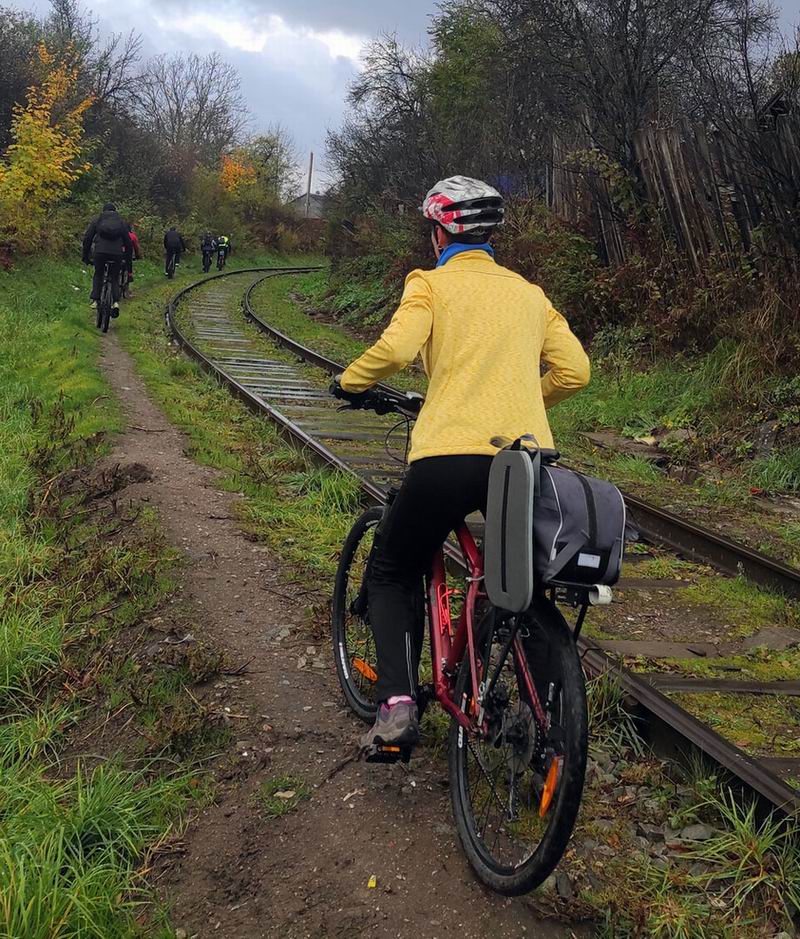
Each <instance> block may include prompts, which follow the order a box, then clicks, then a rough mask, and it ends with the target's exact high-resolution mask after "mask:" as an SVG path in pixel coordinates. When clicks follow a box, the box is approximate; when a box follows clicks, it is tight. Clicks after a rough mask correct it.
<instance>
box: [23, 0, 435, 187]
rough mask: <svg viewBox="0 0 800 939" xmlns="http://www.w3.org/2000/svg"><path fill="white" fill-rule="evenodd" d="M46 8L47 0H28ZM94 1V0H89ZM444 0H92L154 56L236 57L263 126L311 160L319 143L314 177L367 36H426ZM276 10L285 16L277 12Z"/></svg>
mask: <svg viewBox="0 0 800 939" xmlns="http://www.w3.org/2000/svg"><path fill="white" fill-rule="evenodd" d="M23 3H24V6H25V7H26V8H28V9H34V10H36V11H37V12H46V10H47V9H48V7H49V4H48V2H47V0H23ZM86 6H87V8H89V4H88V3H86ZM435 9H436V0H403V2H402V3H399V2H395V0H340V2H331V0H128V2H126V3H123V4H120V3H118V2H117V0H93V2H92V4H91V12H92V14H93V15H94V16H95V17H96V18H97V19H98V22H99V27H100V30H101V32H102V33H106V34H107V33H111V32H120V31H122V32H126V31H128V30H130V29H134V30H136V31H137V32H139V33H141V34H142V35H143V37H144V51H145V54H146V56H151V55H155V54H158V53H160V52H167V53H174V52H197V53H198V54H201V55H204V54H206V53H208V52H212V51H217V52H219V53H220V54H221V55H222V56H223V57H224V58H225V59H226V61H228V62H230V63H231V64H232V65H235V66H236V68H237V69H238V70H239V73H240V75H241V78H242V90H243V92H244V94H245V98H246V100H247V103H248V106H249V108H250V110H251V112H252V121H251V130H252V131H253V132H254V133H257V132H258V131H260V130H263V129H265V128H266V127H267V126H268V125H269V124H271V123H275V122H279V123H281V124H283V125H284V126H285V127H286V128H287V129H288V130H289V131H290V132H291V134H292V135H293V137H294V139H295V141H296V143H297V146H298V150H299V151H300V153H301V154H303V157H302V159H303V162H305V160H306V159H307V154H308V151H309V150H314V152H315V156H316V162H317V172H316V173H315V184H316V185H317V186H319V185H324V183H325V179H326V175H325V173H324V166H323V162H322V161H323V156H324V148H325V136H326V132H327V130H328V129H330V128H335V127H337V126H338V125H339V124H340V122H341V120H342V117H343V116H344V112H345V103H344V101H345V95H346V91H347V85H348V83H349V82H350V81H351V79H352V78H353V77H354V76H355V74H356V73H357V69H358V64H357V61H356V60H355V56H357V52H358V48H359V43H360V42H362V41H364V40H369V39H371V38H372V37H374V36H375V35H377V34H378V33H382V32H396V33H397V34H398V36H400V37H401V38H402V39H403V40H404V41H405V42H408V43H412V44H415V45H418V44H421V43H424V42H425V39H426V30H427V27H428V24H429V22H430V15H431V14H432V13H434V12H435ZM276 17H277V18H279V19H277V20H276Z"/></svg>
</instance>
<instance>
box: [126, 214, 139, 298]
mask: <svg viewBox="0 0 800 939" xmlns="http://www.w3.org/2000/svg"><path fill="white" fill-rule="evenodd" d="M128 237H129V238H130V240H131V245H133V255H132V256H131V255H129V254H128V252H127V251H126V252H125V264H126V266H127V271H128V285H129V286H130V284H132V283H133V262H134V261H138V260H139V259H140V258H141V256H142V252H141V250H140V248H139V238H138V236H137V234H136V232H135V231H134V230H133V225H132V223H131V222H128Z"/></svg>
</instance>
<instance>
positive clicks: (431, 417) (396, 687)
mask: <svg viewBox="0 0 800 939" xmlns="http://www.w3.org/2000/svg"><path fill="white" fill-rule="evenodd" d="M503 211H504V209H503V199H502V196H501V195H500V193H499V192H497V190H495V189H493V188H492V187H491V186H489V185H488V184H487V183H484V182H481V181H480V180H475V179H469V178H467V177H464V176H454V177H451V178H450V179H445V180H442V181H441V182H438V183H437V184H436V185H435V186H434V187H433V189H431V190H430V192H429V193H428V194H427V196H426V197H425V202H424V204H423V206H422V212H423V214H424V215H425V217H426V218H427V219H429V220H430V222H431V244H432V247H433V252H434V254H435V256H436V266H435V268H434V269H433V270H430V271H422V270H415V271H412V272H411V273H410V274H409V275H408V277H407V278H406V283H405V289H404V291H403V297H402V299H401V301H400V306H399V307H398V309H397V311H396V312H395V314H394V316H393V317H392V320H391V322H390V323H389V325H388V326H387V328H386V330H385V331H384V333H383V335H382V336H381V337H380V339H379V340H378V341H377V342H376V343H375V345H373V346H372V347H371V348H370V349H368V350H367V351H366V352H365V353H364V354H363V355H362V356H361V357H360V358H359V359H357V360H356V361H355V362H353V363H352V364H351V365H350V367H349V368H348V369H347V370H346V371H345V372H344V374H343V375H342V376H341V378H340V379H339V380H338V382H339V385H338V392H337V393H338V394H340V396H342V397H357V395H358V394H359V393H361V392H364V391H366V390H367V389H368V388H370V387H371V386H372V385H374V384H375V383H376V382H378V381H380V380H381V379H383V378H387V377H388V376H389V375H392V374H394V373H395V372H397V371H399V370H400V369H402V368H404V367H405V366H406V365H408V364H409V363H410V362H412V361H413V360H414V358H415V357H416V356H417V354H421V357H422V363H423V365H424V367H425V371H426V373H427V375H428V379H429V385H428V392H427V395H426V398H425V404H424V406H423V408H422V410H421V412H420V415H419V418H418V420H417V423H416V425H415V427H414V431H413V433H412V437H411V451H410V454H409V461H410V467H409V470H408V473H407V475H406V477H405V480H404V482H403V485H402V487H401V489H400V492H399V494H398V495H397V498H396V499H395V501H394V503H393V504H392V506H391V509H390V511H389V514H388V516H387V519H386V522H385V525H384V526H383V527H382V529H381V535H380V542H379V544H378V545H377V546H376V552H375V556H374V558H373V561H372V566H371V578H370V581H369V584H368V609H369V620H370V623H371V625H372V629H373V631H374V634H375V646H376V654H377V662H378V675H379V679H378V687H377V696H378V700H379V701H380V702H381V706H380V707H379V708H378V715H377V718H376V721H375V725H374V727H373V728H372V729H371V730H370V731H369V732H368V733H367V734H366V735H365V736H364V738H363V739H362V744H363V745H364V746H365V747H366V746H370V745H371V744H374V743H384V744H404V745H413V744H414V743H416V742H417V740H418V738H419V722H418V717H417V708H416V704H415V701H414V696H415V694H416V689H417V665H418V661H419V652H420V646H421V640H422V636H421V629H420V626H421V624H419V623H418V622H416V619H417V612H416V610H417V604H416V602H415V600H416V597H417V596H418V595H419V591H420V580H421V577H422V576H423V575H424V574H425V573H426V572H427V570H428V568H429V567H430V563H431V561H432V559H433V556H434V553H435V552H436V550H437V549H438V548H439V547H440V546H441V544H442V542H443V541H444V540H445V538H446V537H447V535H448V534H449V532H451V531H452V530H453V529H454V528H455V527H456V526H457V525H458V524H459V523H460V522H461V521H463V519H464V518H465V517H466V516H467V515H469V514H470V513H471V512H474V511H476V510H480V511H485V508H486V492H487V486H488V477H489V465H490V463H491V458H492V456H493V454H494V453H496V452H497V448H496V447H494V446H492V444H491V443H490V440H491V438H492V437H496V436H502V437H506V438H509V439H512V440H513V439H516V438H517V437H519V436H521V435H522V434H530V433H532V434H534V435H535V437H536V439H537V440H538V441H539V443H540V444H541V446H543V447H552V446H553V437H552V434H551V432H550V426H549V424H548V421H547V415H546V413H545V412H546V409H547V408H549V407H551V406H552V405H554V404H556V403H557V402H559V401H561V400H563V399H564V398H566V397H568V396H569V395H571V394H573V393H574V392H576V391H577V390H578V389H579V388H583V387H584V386H585V385H586V384H587V383H588V381H589V360H588V358H587V356H586V353H585V352H584V351H583V348H582V347H581V344H580V342H579V341H578V339H577V338H576V337H575V336H574V335H573V333H572V332H571V331H570V328H569V326H568V325H567V321H566V320H565V319H564V317H563V316H562V315H561V314H560V313H559V312H558V311H557V310H556V309H555V308H554V307H553V305H552V304H551V303H550V301H549V300H548V299H547V297H546V296H545V294H544V292H543V291H542V290H541V288H540V287H537V286H536V285H535V284H531V283H529V282H528V281H526V280H525V279H524V278H523V277H520V275H519V274H515V273H514V272H513V271H510V270H508V269H507V268H504V267H501V266H500V265H499V264H497V263H496V262H495V260H494V251H493V249H492V247H491V245H490V244H489V239H490V237H491V234H492V232H493V230H494V229H495V228H496V227H497V226H498V225H500V224H502V221H503ZM540 363H544V364H545V365H546V366H548V370H547V371H546V373H545V374H544V377H540V373H541V369H540Z"/></svg>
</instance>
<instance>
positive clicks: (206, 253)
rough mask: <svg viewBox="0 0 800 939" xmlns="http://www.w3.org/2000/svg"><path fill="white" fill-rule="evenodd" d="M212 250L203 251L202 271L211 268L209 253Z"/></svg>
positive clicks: (205, 271)
mask: <svg viewBox="0 0 800 939" xmlns="http://www.w3.org/2000/svg"><path fill="white" fill-rule="evenodd" d="M213 253H214V252H213V251H204V252H203V273H204V274H207V273H208V272H209V271H210V270H211V255H212V254H213Z"/></svg>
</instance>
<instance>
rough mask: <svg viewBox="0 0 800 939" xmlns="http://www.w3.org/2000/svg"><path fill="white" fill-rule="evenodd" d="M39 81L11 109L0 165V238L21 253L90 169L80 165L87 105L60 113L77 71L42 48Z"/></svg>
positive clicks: (33, 242)
mask: <svg viewBox="0 0 800 939" xmlns="http://www.w3.org/2000/svg"><path fill="white" fill-rule="evenodd" d="M37 59H38V67H39V68H40V69H41V70H42V73H43V77H42V79H41V82H40V83H39V84H37V85H32V86H31V87H30V88H29V89H28V93H27V102H26V104H25V105H24V106H23V105H18V106H17V107H15V109H14V116H13V119H12V124H11V137H12V143H11V145H10V146H9V147H8V149H7V151H6V153H5V156H4V159H3V160H2V162H0V233H2V237H4V238H5V239H6V240H8V241H10V242H12V243H14V244H17V245H18V246H19V247H21V248H22V249H31V248H34V247H36V246H37V245H38V243H39V241H40V240H41V237H42V234H43V227H44V222H45V220H46V218H47V215H48V212H49V211H50V210H51V209H52V208H53V207H54V206H55V205H56V204H57V203H58V202H59V200H61V199H63V198H64V196H66V195H67V194H68V193H69V191H70V189H71V187H72V186H73V184H74V183H75V181H76V180H77V179H79V178H80V176H81V175H82V174H83V173H85V172H86V171H87V170H88V169H89V167H88V165H87V164H86V163H84V162H82V161H81V159H80V156H81V139H82V137H83V119H84V115H85V114H86V110H87V108H88V107H89V106H90V105H91V103H92V99H91V98H89V97H87V98H84V99H83V100H82V101H79V102H78V103H77V104H75V105H73V106H70V107H65V106H64V105H65V102H69V101H70V99H71V97H72V95H73V92H74V90H75V86H76V83H77V79H78V74H77V69H76V67H75V66H70V65H67V64H66V63H64V62H63V61H61V62H57V61H56V60H55V58H54V56H53V55H52V54H51V53H50V52H49V51H48V49H47V47H46V46H44V45H42V46H40V47H39V49H38V51H37Z"/></svg>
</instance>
